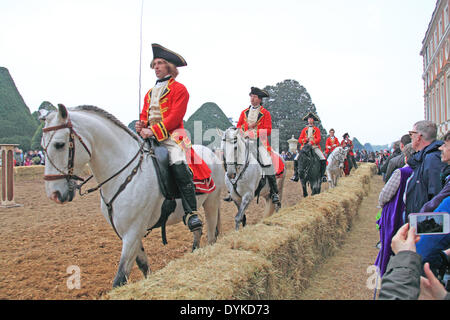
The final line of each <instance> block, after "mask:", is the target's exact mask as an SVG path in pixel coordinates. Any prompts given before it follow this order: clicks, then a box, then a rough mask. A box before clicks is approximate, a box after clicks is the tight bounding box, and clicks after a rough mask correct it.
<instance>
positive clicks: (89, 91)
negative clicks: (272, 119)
mask: <svg viewBox="0 0 450 320" xmlns="http://www.w3.org/2000/svg"><path fill="white" fill-rule="evenodd" d="M435 5H436V1H435V0H340V1H336V0H292V1H291V0H277V1H274V0H270V1H266V0H255V1H253V0H251V1H248V0H227V1H215V0H204V1H203V0H189V1H186V0H171V1H152V0H144V11H143V17H144V21H143V35H142V38H143V42H142V46H143V47H142V68H141V78H142V88H141V100H142V99H143V96H144V95H145V93H146V92H147V91H148V89H150V88H151V87H152V86H153V85H154V82H155V80H156V78H155V75H154V72H153V70H151V69H150V68H149V64H150V61H151V59H152V51H151V43H159V44H161V45H163V46H165V47H167V48H169V49H171V50H173V51H175V52H177V53H179V54H181V55H182V56H183V57H184V58H185V59H186V61H187V63H188V66H187V67H183V68H180V69H179V71H180V74H179V76H178V78H177V80H178V81H180V82H181V83H183V84H184V85H186V87H187V89H188V91H189V93H190V100H189V105H188V111H187V114H186V116H185V120H187V118H188V117H189V116H190V115H191V114H192V113H194V112H195V111H196V110H197V109H198V108H199V107H200V106H201V105H202V104H203V103H205V102H215V103H217V104H218V105H219V107H221V108H222V110H223V111H224V112H225V114H226V115H227V116H228V117H233V118H234V119H235V120H237V119H238V117H239V114H240V112H241V111H242V110H243V109H244V108H246V107H247V106H248V105H249V96H248V94H249V91H250V87H251V86H257V87H260V88H262V87H264V86H266V85H276V84H277V83H278V82H281V81H284V80H286V79H295V80H297V81H298V82H300V84H301V85H303V86H304V87H305V88H306V89H307V91H308V92H309V94H310V95H311V98H312V101H313V103H314V104H315V105H316V108H317V112H318V115H319V117H320V118H321V120H322V124H323V126H324V127H325V129H326V130H329V129H330V128H331V127H333V128H334V129H335V130H336V135H337V136H339V137H342V134H343V133H345V132H349V133H350V136H351V137H357V138H358V139H359V141H360V142H362V143H366V142H370V143H372V144H386V143H391V142H393V141H394V140H398V139H399V138H400V137H401V136H402V135H403V134H405V133H407V131H408V130H410V129H411V128H412V125H413V123H414V122H416V121H418V120H421V119H423V117H424V111H423V105H424V101H423V80H422V72H423V64H422V57H421V56H420V50H421V48H422V40H423V38H424V36H425V32H426V30H427V27H428V23H429V22H430V20H431V16H432V13H433V10H434V8H435ZM140 14H141V0H126V1H125V0H39V1H35V0H1V1H0V66H2V67H6V68H8V69H9V71H10V73H11V75H12V77H13V78H14V81H15V83H16V86H17V87H18V89H19V91H20V93H21V94H22V97H23V98H24V100H25V103H26V104H27V105H28V107H29V108H30V110H31V112H33V111H35V110H37V109H38V107H39V105H40V104H41V103H42V102H43V101H50V102H51V103H53V104H54V105H56V104H58V103H63V104H65V105H66V106H67V107H74V106H77V105H82V104H90V105H95V106H98V107H101V108H103V109H105V110H107V111H109V112H110V113H112V114H113V115H115V116H116V117H117V118H119V119H120V120H121V121H122V122H124V123H125V124H128V123H129V122H131V121H132V120H134V119H137V118H138V113H139V105H140V104H141V105H142V102H141V103H139V102H140V101H139V44H140V34H139V30H140ZM299 121H301V120H299ZM292 134H294V135H295V136H298V135H299V132H293V133H292Z"/></svg>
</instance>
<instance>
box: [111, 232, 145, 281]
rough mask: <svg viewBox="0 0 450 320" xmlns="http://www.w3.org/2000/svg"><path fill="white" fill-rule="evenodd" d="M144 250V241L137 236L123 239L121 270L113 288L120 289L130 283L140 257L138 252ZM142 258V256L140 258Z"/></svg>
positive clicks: (117, 274) (118, 271) (119, 269)
mask: <svg viewBox="0 0 450 320" xmlns="http://www.w3.org/2000/svg"><path fill="white" fill-rule="evenodd" d="M141 248H142V241H141V240H140V239H139V238H138V236H137V235H130V236H126V237H124V238H123V239H122V254H121V256H120V262H119V268H118V270H117V273H116V277H115V278H114V282H113V287H114V288H115V287H120V286H122V285H124V284H126V283H127V282H128V276H129V275H130V272H131V268H132V266H133V263H134V260H135V259H136V257H137V256H138V250H141ZM140 257H142V255H141V256H140Z"/></svg>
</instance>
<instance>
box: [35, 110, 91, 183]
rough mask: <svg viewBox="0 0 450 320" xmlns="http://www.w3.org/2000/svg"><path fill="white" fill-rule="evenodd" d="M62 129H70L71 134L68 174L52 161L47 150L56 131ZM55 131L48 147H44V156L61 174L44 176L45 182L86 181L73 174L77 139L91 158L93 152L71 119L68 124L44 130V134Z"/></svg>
mask: <svg viewBox="0 0 450 320" xmlns="http://www.w3.org/2000/svg"><path fill="white" fill-rule="evenodd" d="M61 129H69V131H70V133H69V148H68V149H69V156H68V163H67V173H65V172H64V171H63V170H61V169H59V168H58V167H57V166H56V165H55V164H54V163H53V161H52V159H51V158H50V157H49V155H48V152H47V149H48V147H49V145H50V142H51V141H52V139H53V136H54V135H55V133H56V131H58V130H61ZM51 131H53V134H52V136H51V137H50V139H49V141H48V143H47V145H46V146H44V154H45V155H46V156H47V157H46V158H47V160H48V161H49V162H50V163H51V164H52V166H53V167H54V168H55V169H56V170H58V171H59V172H60V173H61V174H46V175H44V180H45V181H55V180H60V179H66V180H68V181H69V180H71V179H72V180H78V181H85V180H84V179H83V178H81V177H79V176H77V175H74V174H73V170H74V158H75V137H76V138H77V139H78V141H79V142H80V143H81V145H82V146H83V147H84V149H85V150H86V152H87V153H88V154H89V157H91V156H92V154H91V151H89V148H88V147H87V146H86V144H85V143H84V141H83V139H82V138H81V137H80V135H79V134H78V133H77V132H76V131H75V130H74V128H73V125H72V122H71V121H70V118H68V119H67V122H66V123H63V124H61V125H58V126H53V127H47V128H43V129H42V132H43V133H46V132H51ZM90 178H92V176H90V177H89V178H88V180H89V179H90Z"/></svg>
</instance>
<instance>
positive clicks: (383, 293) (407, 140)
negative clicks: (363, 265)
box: [359, 120, 450, 299]
mask: <svg viewBox="0 0 450 320" xmlns="http://www.w3.org/2000/svg"><path fill="white" fill-rule="evenodd" d="M374 155H375V161H374V162H375V163H376V164H377V167H378V172H379V174H380V175H382V176H383V180H384V182H385V185H384V187H383V189H382V191H381V192H380V195H379V206H380V208H381V214H380V216H379V219H378V220H377V226H378V228H379V231H380V244H381V246H380V251H379V253H378V256H377V258H376V261H375V265H376V266H377V268H378V271H379V275H380V277H381V280H382V281H381V290H380V294H379V299H450V293H449V292H448V291H449V289H450V281H448V282H447V281H446V277H445V276H444V275H445V273H446V272H447V273H448V272H449V266H448V264H449V261H450V259H449V256H450V234H437V235H421V236H417V235H416V230H415V228H414V227H413V226H410V225H409V223H408V222H409V219H408V217H409V215H410V214H412V213H424V212H427V213H430V215H432V214H433V213H436V212H447V213H448V212H449V211H450V210H449V209H450V131H449V132H447V133H446V134H445V136H444V137H443V138H442V140H439V139H437V126H436V124H434V123H433V122H431V121H426V120H423V121H419V122H417V123H415V124H414V125H413V127H412V130H411V131H409V133H408V134H407V135H404V136H402V137H401V139H400V140H399V141H397V142H396V143H394V144H393V148H392V150H391V151H390V152H389V151H387V150H385V151H384V152H380V153H379V154H376V153H375V154H374ZM359 159H360V161H361V160H362V161H364V160H365V159H366V153H365V152H362V151H361V152H360V156H359ZM367 161H369V162H372V161H370V154H369V155H368V156H367ZM445 285H446V287H445Z"/></svg>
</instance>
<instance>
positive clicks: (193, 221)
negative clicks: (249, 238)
mask: <svg viewBox="0 0 450 320" xmlns="http://www.w3.org/2000/svg"><path fill="white" fill-rule="evenodd" d="M152 50H153V60H152V62H151V64H150V67H151V68H152V69H153V70H154V71H155V75H156V77H157V81H156V84H155V86H154V87H153V88H152V89H150V90H149V91H148V92H147V94H146V95H145V98H144V107H143V109H142V112H141V114H140V121H137V122H136V124H135V128H136V132H137V133H138V134H140V135H141V137H142V138H144V139H148V138H151V137H154V138H155V139H156V140H157V141H158V142H159V143H160V145H162V146H165V147H166V148H167V150H168V153H169V164H170V169H171V171H172V173H173V175H174V178H175V183H176V185H177V187H178V189H179V191H180V194H181V200H182V205H183V209H184V212H185V215H184V217H183V221H184V223H185V224H186V225H187V226H188V227H189V230H190V231H195V230H198V229H201V228H202V225H203V224H202V221H201V220H200V218H199V217H198V214H197V199H196V197H195V185H194V182H193V177H192V173H191V171H190V169H189V167H188V164H187V155H186V153H187V152H188V151H190V142H189V139H188V137H187V135H186V132H185V130H184V126H183V117H184V115H185V113H186V109H187V104H188V101H189V93H188V91H187V89H186V87H185V86H184V85H183V84H181V83H179V82H177V81H176V80H175V78H176V77H177V75H178V69H177V68H178V67H184V66H186V65H187V63H186V61H185V60H184V58H183V57H181V56H180V55H179V54H177V53H175V52H173V51H171V50H169V49H167V48H164V47H163V46H161V45H159V44H156V43H154V44H152ZM186 144H188V145H186Z"/></svg>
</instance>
